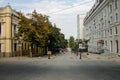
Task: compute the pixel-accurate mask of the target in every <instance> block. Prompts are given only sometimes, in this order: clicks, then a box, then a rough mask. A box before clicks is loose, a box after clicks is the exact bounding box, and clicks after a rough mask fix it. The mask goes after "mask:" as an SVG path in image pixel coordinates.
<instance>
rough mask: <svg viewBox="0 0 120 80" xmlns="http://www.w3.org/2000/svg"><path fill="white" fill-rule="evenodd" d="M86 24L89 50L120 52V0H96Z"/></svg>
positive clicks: (85, 29)
mask: <svg viewBox="0 0 120 80" xmlns="http://www.w3.org/2000/svg"><path fill="white" fill-rule="evenodd" d="M84 26H85V27H84V31H83V32H84V38H87V39H90V41H89V43H88V51H89V52H104V53H120V0H96V3H95V4H94V6H93V7H92V9H91V10H90V11H89V12H88V13H87V15H86V17H85V19H84Z"/></svg>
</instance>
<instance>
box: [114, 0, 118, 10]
mask: <svg viewBox="0 0 120 80" xmlns="http://www.w3.org/2000/svg"><path fill="white" fill-rule="evenodd" d="M114 2H115V3H114V5H115V9H117V8H118V0H115V1H114Z"/></svg>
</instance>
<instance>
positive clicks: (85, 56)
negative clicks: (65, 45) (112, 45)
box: [82, 53, 120, 60]
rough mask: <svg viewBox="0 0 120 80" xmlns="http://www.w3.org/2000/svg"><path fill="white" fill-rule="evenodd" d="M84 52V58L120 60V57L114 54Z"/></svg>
mask: <svg viewBox="0 0 120 80" xmlns="http://www.w3.org/2000/svg"><path fill="white" fill-rule="evenodd" d="M88 54H89V55H87V53H82V57H83V59H89V60H120V57H119V56H117V55H115V54H114V55H112V54H106V55H105V54H94V53H88Z"/></svg>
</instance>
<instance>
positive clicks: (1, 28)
mask: <svg viewBox="0 0 120 80" xmlns="http://www.w3.org/2000/svg"><path fill="white" fill-rule="evenodd" d="M18 22H19V17H18V14H17V12H16V11H15V10H13V9H12V8H11V7H10V6H9V5H7V6H6V7H1V8H0V57H10V56H15V54H14V53H15V52H16V51H17V50H18V46H17V42H18V41H15V40H14V34H15V33H16V32H17V30H18V28H17V27H18Z"/></svg>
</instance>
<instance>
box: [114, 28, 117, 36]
mask: <svg viewBox="0 0 120 80" xmlns="http://www.w3.org/2000/svg"><path fill="white" fill-rule="evenodd" d="M114 29H115V30H114V33H115V35H117V34H118V28H117V27H115V28H114Z"/></svg>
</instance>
